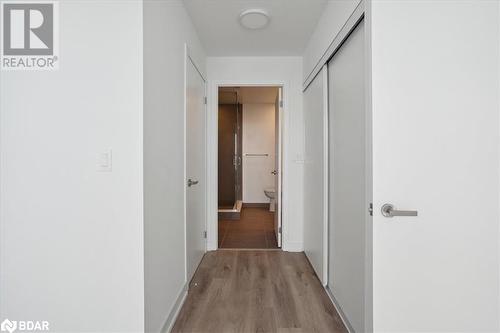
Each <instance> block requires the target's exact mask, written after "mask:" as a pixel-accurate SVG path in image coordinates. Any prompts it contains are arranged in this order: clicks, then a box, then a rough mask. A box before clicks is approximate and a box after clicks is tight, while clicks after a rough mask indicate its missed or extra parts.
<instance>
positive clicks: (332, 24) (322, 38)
mask: <svg viewBox="0 0 500 333" xmlns="http://www.w3.org/2000/svg"><path fill="white" fill-rule="evenodd" d="M360 1H361V0H335V1H328V3H327V5H326V7H325V10H324V11H323V14H322V15H321V18H320V20H319V21H318V24H317V26H316V28H315V30H314V32H313V34H312V35H311V38H310V39H309V42H308V43H307V47H306V49H305V50H304V55H303V59H304V62H303V69H304V73H303V80H304V81H305V80H306V78H307V76H308V75H309V73H311V71H312V70H313V69H314V67H315V66H316V64H317V63H318V62H319V60H320V59H321V57H322V56H323V54H324V53H325V52H326V50H327V49H328V47H329V46H330V44H331V42H332V41H333V40H334V39H335V36H337V34H338V33H339V32H340V30H341V29H342V27H343V26H344V23H345V22H346V21H347V19H348V18H349V16H351V14H352V12H353V11H354V9H356V7H357V5H358V4H359V3H360ZM367 1H368V0H367Z"/></svg>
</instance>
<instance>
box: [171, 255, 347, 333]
mask: <svg viewBox="0 0 500 333" xmlns="http://www.w3.org/2000/svg"><path fill="white" fill-rule="evenodd" d="M172 332H214V333H222V332H280V333H282V332H283V333H284V332H304V333H305V332H332V333H334V332H347V330H346V329H345V327H344V325H343V324H342V321H341V319H340V317H339V315H338V314H337V312H336V311H335V308H334V307H333V305H332V304H331V302H330V300H329V298H328V295H327V294H326V292H325V291H324V289H323V287H322V286H321V283H320V281H319V280H318V279H317V277H316V275H315V274H314V272H313V269H312V267H311V265H310V264H309V262H308V261H307V259H306V257H305V255H304V254H303V253H290V252H282V251H279V250H274V251H273V250H267V251H265V250H264V251H258V250H257V251H256V250H219V251H213V252H208V253H207V254H206V255H205V257H204V258H203V260H202V262H201V264H200V267H199V268H198V270H197V272H196V274H195V276H194V278H193V280H192V281H191V285H190V290H189V293H188V296H187V299H186V302H185V303H184V306H183V307H182V309H181V311H180V313H179V315H178V317H177V321H176V323H175V324H174V327H173V329H172Z"/></svg>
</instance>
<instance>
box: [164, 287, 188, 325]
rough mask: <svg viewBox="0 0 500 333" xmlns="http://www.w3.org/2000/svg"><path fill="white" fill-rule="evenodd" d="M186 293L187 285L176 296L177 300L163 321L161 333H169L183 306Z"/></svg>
mask: <svg viewBox="0 0 500 333" xmlns="http://www.w3.org/2000/svg"><path fill="white" fill-rule="evenodd" d="M187 293H188V284H187V283H186V284H185V285H184V286H183V287H182V289H181V291H180V293H179V295H177V299H176V300H175V303H174V306H173V307H172V309H171V310H170V313H169V315H168V317H167V320H165V323H164V324H163V327H162V328H161V331H160V332H161V333H170V331H171V330H172V328H173V326H174V324H175V321H176V319H177V316H178V315H179V312H180V311H181V308H182V306H183V305H184V301H185V300H186V297H187Z"/></svg>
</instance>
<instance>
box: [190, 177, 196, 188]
mask: <svg viewBox="0 0 500 333" xmlns="http://www.w3.org/2000/svg"><path fill="white" fill-rule="evenodd" d="M196 184H198V181H197V180H192V179H191V178H189V179H188V187H191V186H193V185H196Z"/></svg>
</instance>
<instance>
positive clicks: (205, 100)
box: [203, 96, 207, 104]
mask: <svg viewBox="0 0 500 333" xmlns="http://www.w3.org/2000/svg"><path fill="white" fill-rule="evenodd" d="M203 103H205V104H207V97H206V96H205V98H203Z"/></svg>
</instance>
